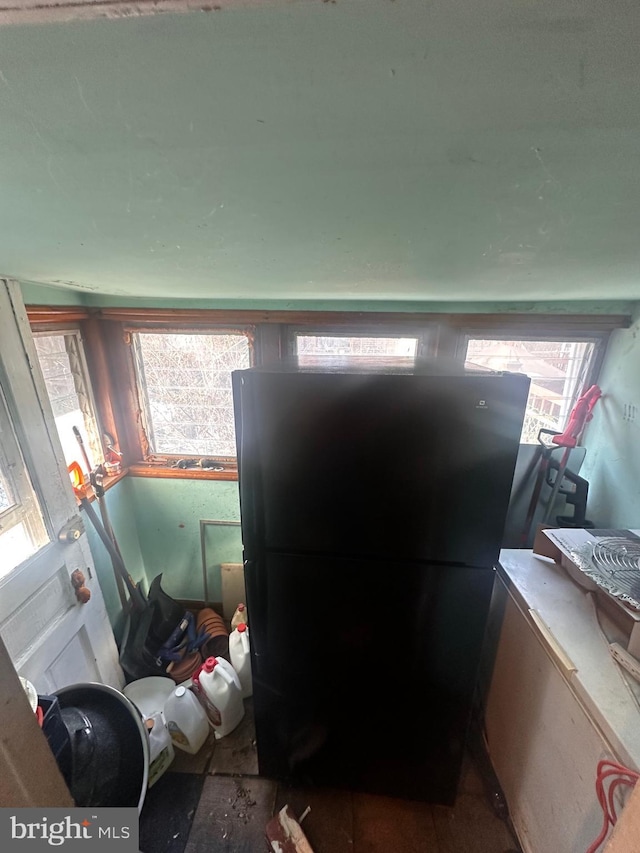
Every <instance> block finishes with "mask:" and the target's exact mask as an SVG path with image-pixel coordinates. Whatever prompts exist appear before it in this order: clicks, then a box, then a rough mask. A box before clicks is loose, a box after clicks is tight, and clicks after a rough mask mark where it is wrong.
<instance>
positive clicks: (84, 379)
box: [32, 323, 105, 474]
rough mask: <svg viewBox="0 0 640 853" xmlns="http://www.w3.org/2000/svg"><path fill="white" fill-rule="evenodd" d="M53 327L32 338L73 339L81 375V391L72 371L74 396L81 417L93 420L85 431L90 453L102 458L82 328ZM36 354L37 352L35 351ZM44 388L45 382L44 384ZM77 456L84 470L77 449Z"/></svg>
mask: <svg viewBox="0 0 640 853" xmlns="http://www.w3.org/2000/svg"><path fill="white" fill-rule="evenodd" d="M54 326H55V327H52V328H42V327H40V328H36V329H32V334H33V337H34V338H42V337H47V336H51V335H71V336H73V338H74V339H75V347H76V353H75V355H76V357H77V359H78V361H79V364H80V373H81V376H80V385H81V386H82V388H81V390H79V389H78V381H77V380H76V377H75V375H74V374H73V369H72V376H73V384H74V388H75V391H76V394H77V396H78V403H79V405H80V411H81V412H82V415H83V417H85V418H86V417H87V415H88V416H89V417H90V418H92V419H93V427H92V429H91V430H89V429H87V433H88V438H89V443H90V449H91V452H92V454H93V455H94V456H95V455H96V452H98V454H99V457H100V456H101V457H104V455H105V446H104V444H105V441H104V435H105V433H104V430H103V428H102V425H101V422H100V415H99V412H98V406H97V404H96V400H95V397H94V394H93V386H92V380H91V374H90V371H89V364H88V361H87V356H86V351H85V349H86V345H85V340H84V335H83V331H82V328H81V327H80V324H79V323H76V324H69V323H67V324H63V325H56V324H54ZM65 350H66V346H65ZM36 352H37V350H36ZM45 387H46V382H45ZM81 394H83V395H84V396H85V398H86V404H85V405H86V406H87V408H88V409H89V412H85V411H84V410H83V401H82V398H81ZM54 419H55V415H54ZM85 428H86V424H85ZM92 433H93V434H92ZM78 456H79V458H78V460H77V461H78V463H79V465H80V467H81V468H82V469H84V459H82V458H80V457H81V454H80V449H79V448H78ZM89 473H90V472H87V474H89Z"/></svg>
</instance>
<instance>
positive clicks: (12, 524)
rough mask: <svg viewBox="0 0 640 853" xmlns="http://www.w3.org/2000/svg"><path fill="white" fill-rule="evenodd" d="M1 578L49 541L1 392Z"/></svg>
mask: <svg viewBox="0 0 640 853" xmlns="http://www.w3.org/2000/svg"><path fill="white" fill-rule="evenodd" d="M0 435H1V436H2V441H1V442H0V578H2V577H4V576H5V575H8V574H9V572H10V571H11V570H12V569H14V568H15V567H16V566H18V565H19V564H20V563H22V562H23V561H24V560H26V559H27V558H28V557H30V556H31V555H32V554H35V552H36V551H37V550H38V549H39V548H41V547H42V546H43V545H45V544H46V543H47V542H48V541H49V537H48V535H47V531H46V529H45V526H44V522H43V520H42V515H41V513H40V507H39V505H38V501H37V498H36V496H35V492H34V490H33V486H32V485H31V480H30V479H29V475H28V473H27V469H26V466H25V464H24V460H23V458H22V455H21V453H20V449H19V446H18V441H17V439H16V436H15V433H14V431H13V427H12V425H11V421H10V419H9V415H8V412H7V408H6V406H5V402H4V398H3V397H2V395H0Z"/></svg>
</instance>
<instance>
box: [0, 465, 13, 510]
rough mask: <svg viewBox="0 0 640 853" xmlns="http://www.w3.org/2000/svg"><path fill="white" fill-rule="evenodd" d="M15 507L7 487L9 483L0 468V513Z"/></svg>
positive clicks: (10, 491) (9, 487)
mask: <svg viewBox="0 0 640 853" xmlns="http://www.w3.org/2000/svg"><path fill="white" fill-rule="evenodd" d="M15 505H16V502H15V500H14V498H13V493H12V490H11V486H10V485H9V481H8V479H7V477H6V475H5V473H4V471H3V470H2V468H1V467H0V513H1V512H4V511H5V509H9V507H12V506H15Z"/></svg>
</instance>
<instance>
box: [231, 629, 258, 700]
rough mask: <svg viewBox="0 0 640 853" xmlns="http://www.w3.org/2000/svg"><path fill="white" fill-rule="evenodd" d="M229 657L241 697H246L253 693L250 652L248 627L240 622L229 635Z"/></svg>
mask: <svg viewBox="0 0 640 853" xmlns="http://www.w3.org/2000/svg"><path fill="white" fill-rule="evenodd" d="M229 657H230V658H231V665H232V666H233V668H234V669H235V671H236V672H237V673H238V678H239V679H240V685H241V687H242V697H243V698H244V699H246V698H247V697H248V696H251V694H252V693H253V682H252V681H251V653H250V650H249V629H248V628H247V626H246V625H245V623H244V622H241V623H240V624H239V625H238V627H237V628H236V629H235V631H232V632H231V635H230V637H229Z"/></svg>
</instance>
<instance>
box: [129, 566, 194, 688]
mask: <svg viewBox="0 0 640 853" xmlns="http://www.w3.org/2000/svg"><path fill="white" fill-rule="evenodd" d="M161 579H162V575H161V574H160V575H158V576H157V577H156V578H154V579H153V581H152V583H151V586H150V588H149V596H148V599H147V602H146V604H145V607H144V609H143V610H142V611H136V610H134V611H132V612H131V613H129V615H128V616H127V621H126V624H125V628H124V633H123V636H122V642H121V643H120V666H121V667H122V669H123V670H124V672H125V674H126V675H127V677H128V678H129V679H130V680H131V681H134V680H136V679H138V678H145V677H147V676H149V675H166V669H167V666H168V664H169V661H168V660H166V659H164V660H163V659H162V658H161V657H160V655H159V651H160V649H161V647H162V646H163V644H164V643H165V642H166V641H167V640H168V639H169V637H170V636H171V634H172V633H173V632H174V631H175V629H176V628H177V627H178V625H179V624H180V622H181V620H182V619H183V617H184V608H183V607H182V606H181V605H180V604H178V602H177V601H176V600H175V599H173V598H171V596H170V595H167V594H166V592H164V590H163V589H162V587H161V585H160V582H161Z"/></svg>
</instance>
